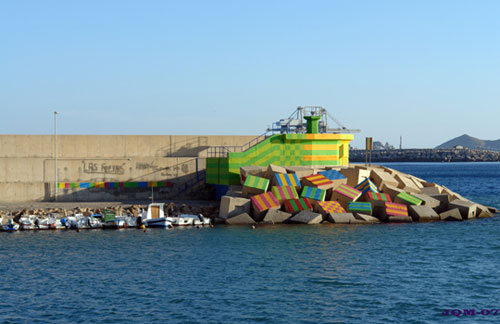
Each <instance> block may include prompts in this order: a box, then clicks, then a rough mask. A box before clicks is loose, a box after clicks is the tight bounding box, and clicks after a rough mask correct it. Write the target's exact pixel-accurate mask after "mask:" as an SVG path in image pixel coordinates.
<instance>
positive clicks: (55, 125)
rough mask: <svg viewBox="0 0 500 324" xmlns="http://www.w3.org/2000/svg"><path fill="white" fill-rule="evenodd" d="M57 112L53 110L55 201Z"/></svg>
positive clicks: (55, 186)
mask: <svg viewBox="0 0 500 324" xmlns="http://www.w3.org/2000/svg"><path fill="white" fill-rule="evenodd" d="M57 114H58V112H57V111H54V161H55V163H54V175H55V176H54V177H55V180H54V181H55V184H54V188H55V191H54V193H55V201H57V187H58V183H57Z"/></svg>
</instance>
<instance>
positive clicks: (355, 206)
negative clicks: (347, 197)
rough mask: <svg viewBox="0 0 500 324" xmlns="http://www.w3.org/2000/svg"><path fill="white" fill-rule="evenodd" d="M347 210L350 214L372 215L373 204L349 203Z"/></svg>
mask: <svg viewBox="0 0 500 324" xmlns="http://www.w3.org/2000/svg"><path fill="white" fill-rule="evenodd" d="M347 210H348V211H349V212H350V213H362V214H365V215H370V216H371V215H372V204H371V203H369V202H349V203H348V204H347Z"/></svg>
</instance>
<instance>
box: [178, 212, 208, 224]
mask: <svg viewBox="0 0 500 324" xmlns="http://www.w3.org/2000/svg"><path fill="white" fill-rule="evenodd" d="M179 218H182V219H186V218H192V219H193V223H192V224H191V225H194V226H203V225H210V218H208V217H205V216H203V214H199V215H193V214H181V215H180V216H179Z"/></svg>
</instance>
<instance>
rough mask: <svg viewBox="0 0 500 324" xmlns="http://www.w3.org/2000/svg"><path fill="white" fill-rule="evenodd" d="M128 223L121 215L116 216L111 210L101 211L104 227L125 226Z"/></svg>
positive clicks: (116, 227) (115, 227)
mask: <svg viewBox="0 0 500 324" xmlns="http://www.w3.org/2000/svg"><path fill="white" fill-rule="evenodd" d="M127 227H128V223H127V221H126V219H125V217H123V216H116V215H115V213H114V212H113V211H106V210H105V211H103V222H102V228H104V229H119V228H127Z"/></svg>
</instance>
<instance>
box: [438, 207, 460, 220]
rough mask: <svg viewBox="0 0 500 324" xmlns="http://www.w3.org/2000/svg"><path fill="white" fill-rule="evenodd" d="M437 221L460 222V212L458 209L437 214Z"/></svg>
mask: <svg viewBox="0 0 500 324" xmlns="http://www.w3.org/2000/svg"><path fill="white" fill-rule="evenodd" d="M439 219H441V220H442V221H458V222H461V221H462V215H461V214H460V210H458V208H454V209H450V210H447V211H445V212H443V213H441V214H439Z"/></svg>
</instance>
